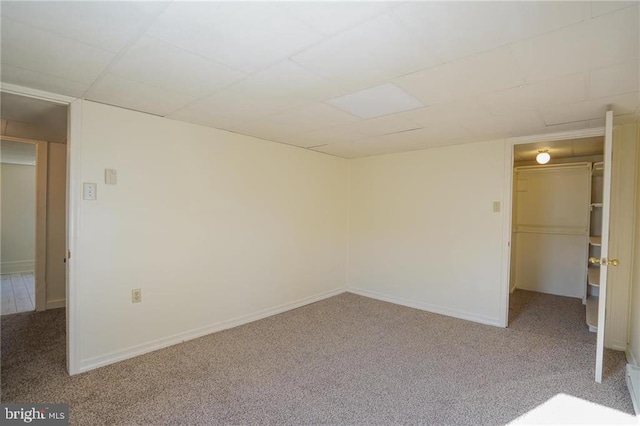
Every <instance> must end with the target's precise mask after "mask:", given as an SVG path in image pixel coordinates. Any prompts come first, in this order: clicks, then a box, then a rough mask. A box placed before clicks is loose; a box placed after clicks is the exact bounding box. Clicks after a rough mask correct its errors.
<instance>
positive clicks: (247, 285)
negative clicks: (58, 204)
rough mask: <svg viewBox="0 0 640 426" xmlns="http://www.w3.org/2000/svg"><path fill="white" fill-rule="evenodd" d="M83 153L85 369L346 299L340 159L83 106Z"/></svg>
mask: <svg viewBox="0 0 640 426" xmlns="http://www.w3.org/2000/svg"><path fill="white" fill-rule="evenodd" d="M81 143H82V146H81V149H80V150H78V152H81V161H80V163H81V176H82V178H81V180H82V181H83V182H95V183H97V184H98V189H97V200H96V201H81V203H80V218H79V223H80V230H79V231H80V232H79V235H80V239H79V247H78V249H77V251H78V256H77V258H76V259H77V262H78V265H79V268H78V276H77V277H76V278H77V280H78V291H79V299H80V301H81V307H80V317H81V318H80V321H79V324H80V325H81V329H80V342H81V343H80V345H81V349H80V367H81V368H82V369H86V368H91V366H95V365H97V364H100V363H108V362H110V360H111V361H112V360H113V359H117V358H119V357H126V356H128V355H131V354H135V353H139V352H140V351H145V350H147V349H145V348H154V347H157V345H158V343H157V342H160V341H164V340H163V339H165V340H166V339H171V338H172V336H176V335H184V334H185V333H187V334H188V333H197V332H198V330H202V329H206V328H207V327H210V326H211V325H215V324H220V323H224V322H225V321H227V322H228V321H233V320H235V319H237V318H242V317H243V316H247V315H252V314H255V313H259V312H265V311H268V310H270V309H275V308H278V307H281V306H286V305H287V304H289V303H293V302H297V301H300V300H305V299H306V298H311V297H315V296H318V295H322V294H325V293H327V292H331V291H334V290H340V289H344V288H345V277H346V256H345V253H346V237H347V216H346V211H347V186H346V182H347V162H346V160H344V159H340V158H336V157H331V156H328V155H325V154H320V153H315V152H311V151H306V150H302V149H299V148H294V147H290V146H286V145H282V144H276V143H270V142H266V141H264V140H258V139H254V138H251V137H247V136H242V135H238V134H234V133H229V132H224V131H218V130H215V129H211V128H207V127H202V126H197V125H192V124H188V123H183V122H178V121H172V120H168V119H164V118H159V117H154V116H150V115H146V114H142V113H137V112H133V111H128V110H124V109H119V108H114V107H110V106H105V105H100V104H96V103H92V102H84V105H83V119H82V137H81ZM107 168H108V169H115V170H116V171H117V175H118V182H117V185H104V184H103V182H104V180H103V179H104V170H105V169H107ZM72 190H78V191H79V190H80V188H75V189H72ZM136 288H141V289H142V303H137V304H132V303H131V291H132V289H136Z"/></svg>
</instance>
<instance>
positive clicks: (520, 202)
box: [511, 163, 599, 299]
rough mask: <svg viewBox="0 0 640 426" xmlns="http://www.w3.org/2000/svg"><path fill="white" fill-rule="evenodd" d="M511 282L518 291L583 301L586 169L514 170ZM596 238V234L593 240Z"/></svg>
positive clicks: (588, 174) (574, 166)
mask: <svg viewBox="0 0 640 426" xmlns="http://www.w3.org/2000/svg"><path fill="white" fill-rule="evenodd" d="M514 179H515V181H514V187H515V188H516V192H515V195H516V197H515V200H516V202H515V203H514V210H515V220H514V222H513V228H514V230H515V231H516V233H515V238H513V239H512V244H513V246H514V247H515V248H516V249H515V253H514V256H513V257H512V258H511V260H512V266H513V265H514V264H515V271H514V270H513V269H512V273H513V274H514V275H513V276H512V277H511V278H512V279H513V280H514V283H515V286H516V287H517V288H520V289H523V290H530V291H538V292H541V293H550V294H555V295H559V296H568V297H577V298H580V299H582V298H583V297H584V295H585V282H586V266H585V265H586V259H587V257H588V252H587V231H588V228H589V203H590V194H589V192H590V191H589V189H590V180H591V167H590V164H588V163H581V164H572V165H553V166H546V167H535V168H530V167H525V168H517V169H516V173H515V176H514ZM598 235H599V234H598Z"/></svg>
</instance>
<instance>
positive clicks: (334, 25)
mask: <svg viewBox="0 0 640 426" xmlns="http://www.w3.org/2000/svg"><path fill="white" fill-rule="evenodd" d="M284 5H285V7H286V9H287V11H288V12H290V13H291V14H293V16H295V17H296V18H298V19H300V20H301V21H302V22H305V23H306V24H308V25H310V26H311V27H313V28H315V29H317V30H318V31H320V32H321V33H323V34H327V35H332V34H336V33H338V32H340V31H343V30H346V29H348V28H351V27H353V26H355V25H357V24H360V23H362V22H364V21H366V20H368V19H371V18H373V17H374V16H377V15H379V14H381V13H383V12H385V11H387V10H389V4H388V3H384V2H369V1H362V2H360V1H359V2H319V1H311V2H286V3H284Z"/></svg>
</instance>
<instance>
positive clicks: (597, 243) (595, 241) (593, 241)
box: [589, 236, 602, 246]
mask: <svg viewBox="0 0 640 426" xmlns="http://www.w3.org/2000/svg"><path fill="white" fill-rule="evenodd" d="M589 244H591V245H592V246H600V245H602V237H595V236H590V237H589Z"/></svg>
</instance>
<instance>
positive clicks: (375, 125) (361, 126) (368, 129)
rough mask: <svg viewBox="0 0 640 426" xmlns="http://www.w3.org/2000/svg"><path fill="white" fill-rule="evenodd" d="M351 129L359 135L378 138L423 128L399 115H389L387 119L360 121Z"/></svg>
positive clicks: (351, 126)
mask: <svg viewBox="0 0 640 426" xmlns="http://www.w3.org/2000/svg"><path fill="white" fill-rule="evenodd" d="M349 127H350V128H351V129H353V130H354V132H356V133H358V134H362V135H365V136H378V135H386V134H391V133H398V132H405V131H407V130H415V129H418V128H420V127H421V126H420V125H419V124H416V123H414V122H413V121H411V120H407V119H406V118H402V117H399V116H398V115H388V116H386V117H379V118H372V119H369V120H360V121H358V122H356V123H353V124H351V125H349Z"/></svg>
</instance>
